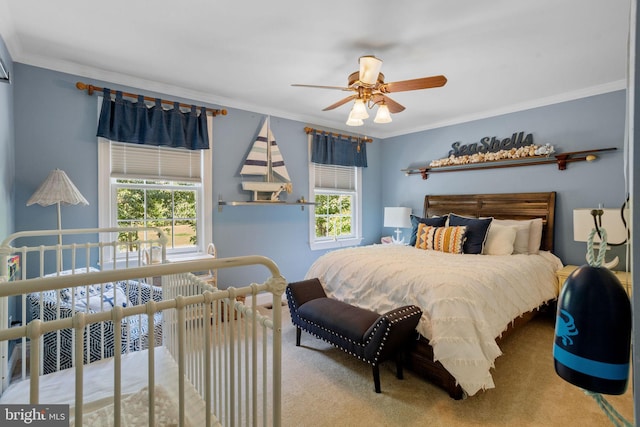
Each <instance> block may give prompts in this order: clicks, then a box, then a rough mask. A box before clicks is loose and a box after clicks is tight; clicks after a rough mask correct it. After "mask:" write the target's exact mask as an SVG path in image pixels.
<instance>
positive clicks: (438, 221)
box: [409, 215, 447, 246]
mask: <svg viewBox="0 0 640 427" xmlns="http://www.w3.org/2000/svg"><path fill="white" fill-rule="evenodd" d="M446 222H447V216H446V215H444V216H434V217H431V218H420V217H417V216H415V215H411V227H412V228H411V240H410V241H409V246H415V245H416V240H417V238H418V224H425V225H430V226H432V227H444V225H445V224H446Z"/></svg>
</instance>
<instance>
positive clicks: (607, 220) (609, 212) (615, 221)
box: [573, 208, 629, 244]
mask: <svg viewBox="0 0 640 427" xmlns="http://www.w3.org/2000/svg"><path fill="white" fill-rule="evenodd" d="M592 210H593V209H591V208H584V209H582V208H581V209H574V210H573V240H575V241H576V242H586V241H587V240H588V239H589V233H591V230H592V229H594V228H595V225H594V222H593V215H592V214H591V211H592ZM599 210H601V211H602V212H603V213H602V224H598V227H600V228H604V229H605V230H607V241H608V243H611V244H614V243H622V242H624V241H625V240H626V239H627V230H626V228H625V225H624V223H623V222H622V218H621V217H620V209H599ZM628 215H629V209H625V210H624V216H625V221H626V219H627V218H628ZM593 241H594V242H600V237H599V236H598V235H597V234H596V235H595V236H594V237H593Z"/></svg>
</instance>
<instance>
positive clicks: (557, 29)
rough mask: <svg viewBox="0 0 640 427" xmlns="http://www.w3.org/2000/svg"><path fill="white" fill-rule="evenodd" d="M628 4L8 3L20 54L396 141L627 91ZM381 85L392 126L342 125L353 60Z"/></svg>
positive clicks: (5, 14)
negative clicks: (396, 88)
mask: <svg viewBox="0 0 640 427" xmlns="http://www.w3.org/2000/svg"><path fill="white" fill-rule="evenodd" d="M631 1H633V0H561V1H558V0H519V1H513V0H486V1H477V0H456V1H442V0H414V1H411V0H399V1H389V0H384V1H382V0H351V1H344V0H339V1H338V0H321V1H316V2H306V1H300V0H272V1H260V0H254V1H242V0H236V1H215V0H182V1H176V0H154V1H143V0H137V1H136V0H109V1H103V2H98V1H86V0H56V1H50V0H40V1H38V0H0V34H1V35H2V37H3V38H4V40H5V42H6V44H7V47H8V49H9V52H10V54H11V56H12V59H13V60H14V61H15V62H20V63H24V64H30V65H34V66H39V67H45V68H49V69H53V70H58V71H62V72H68V73H73V74H79V75H82V76H86V79H85V82H86V83H91V82H92V80H91V79H100V80H106V81H109V82H113V83H118V84H123V85H128V86H133V87H137V88H140V89H142V90H149V91H158V92H161V93H166V94H169V95H174V96H179V97H186V98H189V99H194V100H198V101H204V102H210V103H213V104H217V105H220V106H222V107H229V108H239V109H244V110H249V111H255V112H258V113H263V114H271V115H273V116H279V117H284V118H289V119H293V120H297V121H301V122H304V123H306V124H309V125H312V126H316V127H330V128H335V129H340V130H344V131H348V132H350V133H361V134H363V135H367V136H374V137H380V138H385V137H390V136H395V135H401V134H406V133H411V132H416V131H420V130H424V129H430V128H434V127H440V126H444V125H449V124H454V123H460V122H464V121H469V120H473V119H479V118H483V117H489V116H493V115H496V114H501V113H507V112H511V111H517V110H522V109H526V108H531V107H536V106H541V105H547V104H550V103H554V102H559V101H564V100H569V99H576V98H580V97H584V96H589V95H593V94H598V93H605V92H609V91H612V90H618V89H623V88H625V87H626V70H627V40H628V32H629V31H628V29H629V15H630V8H631V6H630V3H631ZM367 54H369V55H370V54H373V55H376V56H377V57H379V58H381V59H382V60H383V61H384V64H383V66H382V72H383V73H384V75H385V81H386V82H392V81H399V80H407V79H413V78H418V77H425V76H431V75H437V74H444V75H445V76H446V77H447V79H448V82H447V84H446V85H445V86H444V87H442V88H436V89H426V90H419V91H413V92H399V93H396V94H391V95H390V96H391V98H392V99H394V100H395V101H397V102H399V103H400V104H402V105H404V106H405V107H406V110H405V111H404V112H402V113H398V114H395V115H393V123H389V124H375V123H373V118H372V117H371V118H370V119H368V120H366V121H365V125H364V126H362V127H356V128H352V127H348V126H346V125H345V121H346V118H347V115H348V113H349V108H350V104H346V105H344V106H342V107H339V108H337V109H335V110H333V111H328V112H323V111H322V109H323V108H325V107H327V106H328V105H330V104H333V103H334V102H336V101H338V100H339V99H342V98H344V97H345V96H347V95H349V94H350V93H347V92H342V91H338V90H329V89H311V88H300V87H291V84H292V83H304V84H318V85H331V86H345V85H346V84H347V76H348V75H349V74H350V73H351V72H353V71H356V70H357V67H358V57H360V56H361V55H367Z"/></svg>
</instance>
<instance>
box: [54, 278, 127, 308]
mask: <svg viewBox="0 0 640 427" xmlns="http://www.w3.org/2000/svg"><path fill="white" fill-rule="evenodd" d="M101 288H104V290H102V289H101ZM61 296H62V299H63V300H64V301H66V302H68V303H71V300H72V298H71V292H70V289H64V290H63V291H62V292H61ZM115 305H119V306H121V307H126V306H127V295H126V294H125V293H124V291H123V290H122V289H120V288H119V287H117V286H114V285H113V284H112V283H106V284H104V285H89V286H86V287H85V286H79V287H77V288H75V301H74V308H75V310H77V311H83V312H86V311H95V312H99V311H105V310H111V309H112V308H113V307H114V306H115Z"/></svg>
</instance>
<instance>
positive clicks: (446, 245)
mask: <svg viewBox="0 0 640 427" xmlns="http://www.w3.org/2000/svg"><path fill="white" fill-rule="evenodd" d="M466 231H467V227H465V226H453V227H433V226H431V225H426V224H418V232H417V234H416V248H418V249H426V250H433V251H440V252H448V253H452V254H461V253H462V248H463V245H464V240H465V234H466Z"/></svg>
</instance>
